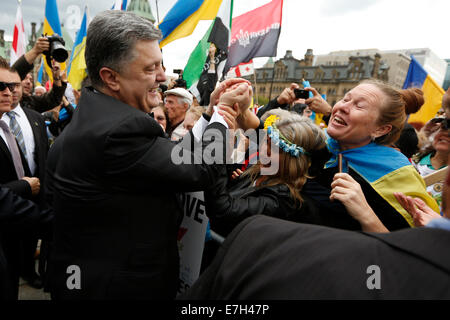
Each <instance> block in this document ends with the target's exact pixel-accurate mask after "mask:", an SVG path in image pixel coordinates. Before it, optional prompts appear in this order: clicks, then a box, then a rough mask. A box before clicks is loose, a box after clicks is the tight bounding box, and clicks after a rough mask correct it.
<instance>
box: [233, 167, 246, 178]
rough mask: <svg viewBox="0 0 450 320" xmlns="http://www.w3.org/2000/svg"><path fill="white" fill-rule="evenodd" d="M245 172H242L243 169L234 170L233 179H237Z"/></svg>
mask: <svg viewBox="0 0 450 320" xmlns="http://www.w3.org/2000/svg"><path fill="white" fill-rule="evenodd" d="M243 173H244V172H242V170H241V169H236V170H234V171H233V174H232V175H231V179H233V180H236V179H237V178H239V176H240V175H241V174H243Z"/></svg>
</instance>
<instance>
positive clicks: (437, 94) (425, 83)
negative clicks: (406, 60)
mask: <svg viewBox="0 0 450 320" xmlns="http://www.w3.org/2000/svg"><path fill="white" fill-rule="evenodd" d="M408 88H420V89H422V91H423V93H424V98H425V103H424V104H423V106H422V107H421V108H420V110H419V111H418V112H416V113H414V114H411V115H410V116H409V119H408V123H411V124H414V123H418V124H420V125H424V124H425V123H427V122H428V121H429V120H430V119H432V118H433V117H434V116H435V115H436V113H437V112H438V110H439V109H440V108H441V105H442V96H443V95H444V93H445V92H444V89H442V88H441V87H440V86H439V85H438V84H437V83H436V82H435V81H434V80H433V79H432V78H431V77H430V76H429V75H428V73H427V72H426V71H425V69H424V68H423V67H422V66H421V65H420V63H419V62H417V60H416V59H414V57H413V56H411V63H410V64H409V69H408V74H407V75H406V79H405V83H404V84H403V89H408Z"/></svg>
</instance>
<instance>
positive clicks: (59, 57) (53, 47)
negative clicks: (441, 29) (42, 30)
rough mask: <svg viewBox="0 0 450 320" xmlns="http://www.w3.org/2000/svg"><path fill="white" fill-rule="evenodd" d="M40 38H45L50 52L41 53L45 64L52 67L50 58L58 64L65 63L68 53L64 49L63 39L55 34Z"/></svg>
mask: <svg viewBox="0 0 450 320" xmlns="http://www.w3.org/2000/svg"><path fill="white" fill-rule="evenodd" d="M42 36H43V37H45V38H46V39H47V40H48V42H49V43H50V50H48V51H44V52H43V54H44V55H45V59H46V60H47V64H48V65H49V66H51V65H52V62H51V58H53V59H55V61H57V62H59V63H62V62H65V61H66V60H67V58H68V57H69V53H68V52H67V50H66V48H65V47H64V46H65V44H66V42H65V41H64V39H63V38H62V37H61V36H60V35H58V34H56V33H54V34H53V35H51V36H47V35H42Z"/></svg>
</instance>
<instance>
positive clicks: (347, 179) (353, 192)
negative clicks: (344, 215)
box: [330, 173, 389, 232]
mask: <svg viewBox="0 0 450 320" xmlns="http://www.w3.org/2000/svg"><path fill="white" fill-rule="evenodd" d="M331 188H332V190H331V196H330V200H331V201H334V200H339V201H341V202H342V204H343V205H344V206H345V208H346V209H347V212H348V213H349V214H350V215H351V216H352V217H353V218H354V219H355V220H357V221H358V222H359V223H360V224H361V227H362V230H363V231H368V232H389V230H388V229H387V228H386V227H385V226H384V225H383V223H382V222H381V221H380V219H378V217H377V215H376V214H375V212H373V210H372V208H371V207H370V206H369V204H368V203H367V200H366V197H365V196H364V193H363V191H362V189H361V186H360V185H359V183H358V182H356V181H355V180H354V179H353V178H352V177H351V176H350V175H349V174H347V173H337V174H335V176H334V178H333V182H332V183H331Z"/></svg>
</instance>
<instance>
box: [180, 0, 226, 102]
mask: <svg viewBox="0 0 450 320" xmlns="http://www.w3.org/2000/svg"><path fill="white" fill-rule="evenodd" d="M232 15H233V1H232V0H223V1H222V4H221V6H220V8H219V10H218V12H217V16H216V17H215V19H214V21H213V22H212V24H211V26H210V27H209V28H208V30H207V31H206V33H205V35H204V36H203V38H202V39H201V40H200V41H199V43H198V45H197V46H196V47H195V49H194V51H193V52H192V53H191V55H190V57H189V60H188V62H187V64H186V67H185V68H184V71H183V79H184V80H186V83H187V87H188V88H189V90H190V91H191V93H192V94H193V95H194V96H195V97H196V98H197V100H198V101H199V102H200V103H201V104H202V103H203V104H208V103H209V100H208V96H209V94H210V92H212V90H214V88H215V85H216V82H217V80H218V78H219V76H220V75H221V74H222V70H223V68H224V67H225V62H226V58H227V53H228V45H229V43H230V42H229V41H230V36H231V31H230V30H231V17H232ZM211 44H214V46H215V47H216V52H215V55H214V72H212V71H210V69H211V68H210V66H211V63H210V57H209V50H210V47H211ZM208 92H209V94H208ZM205 99H206V101H205Z"/></svg>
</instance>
